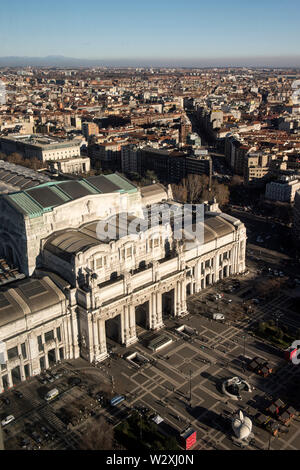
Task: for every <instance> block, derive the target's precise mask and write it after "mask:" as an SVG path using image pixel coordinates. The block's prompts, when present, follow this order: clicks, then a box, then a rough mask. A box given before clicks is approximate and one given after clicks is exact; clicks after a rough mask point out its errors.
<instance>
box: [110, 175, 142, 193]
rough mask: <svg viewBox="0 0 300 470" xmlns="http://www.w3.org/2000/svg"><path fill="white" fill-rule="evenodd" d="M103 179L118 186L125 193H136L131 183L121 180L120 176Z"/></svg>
mask: <svg viewBox="0 0 300 470" xmlns="http://www.w3.org/2000/svg"><path fill="white" fill-rule="evenodd" d="M105 178H106V179H108V180H109V181H111V182H112V183H114V184H115V185H116V186H119V188H120V189H121V190H123V191H124V192H126V193H128V192H136V191H137V188H136V187H135V186H134V185H133V184H132V183H130V181H128V180H127V179H125V178H123V177H122V176H121V175H118V173H114V174H112V175H105Z"/></svg>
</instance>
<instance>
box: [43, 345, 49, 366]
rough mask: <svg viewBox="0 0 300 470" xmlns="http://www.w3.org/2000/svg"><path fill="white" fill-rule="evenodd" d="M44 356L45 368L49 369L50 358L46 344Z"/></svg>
mask: <svg viewBox="0 0 300 470" xmlns="http://www.w3.org/2000/svg"><path fill="white" fill-rule="evenodd" d="M44 358H45V361H44V362H45V369H49V359H48V348H47V346H46V345H45V344H44Z"/></svg>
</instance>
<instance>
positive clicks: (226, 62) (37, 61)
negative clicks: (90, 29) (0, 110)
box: [0, 55, 300, 68]
mask: <svg viewBox="0 0 300 470" xmlns="http://www.w3.org/2000/svg"><path fill="white" fill-rule="evenodd" d="M30 66H31V67H289V68H299V67H300V56H289V57H287V56H285V57H249V58H243V57H234V58H233V57H221V58H212V59H201V58H198V59H184V58H183V59H181V58H178V59H155V58H153V59H139V58H136V59H129V58H124V59H76V58H73V57H64V56H62V55H49V56H47V57H18V56H10V57H0V67H30Z"/></svg>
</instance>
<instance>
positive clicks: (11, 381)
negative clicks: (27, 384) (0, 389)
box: [7, 369, 14, 388]
mask: <svg viewBox="0 0 300 470" xmlns="http://www.w3.org/2000/svg"><path fill="white" fill-rule="evenodd" d="M7 378H8V388H12V387H13V386H14V384H13V380H12V376H11V371H10V370H9V369H7Z"/></svg>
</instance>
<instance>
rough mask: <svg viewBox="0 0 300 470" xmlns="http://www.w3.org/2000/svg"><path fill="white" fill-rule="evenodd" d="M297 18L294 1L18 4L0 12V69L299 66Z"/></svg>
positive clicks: (8, 6)
mask: <svg viewBox="0 0 300 470" xmlns="http://www.w3.org/2000/svg"><path fill="white" fill-rule="evenodd" d="M291 12H293V14H291ZM299 13H300V5H299V3H298V2H296V1H294V0H289V1H288V2H287V3H285V4H282V3H281V2H280V3H279V1H277V0H275V1H273V2H271V1H269V0H266V1H265V2H264V5H261V4H260V2H258V1H257V0H255V1H253V2H252V3H251V5H241V4H240V2H238V1H237V0H230V1H228V2H226V3H225V2H224V1H220V0H219V1H216V2H214V4H206V3H204V2H196V1H194V0H189V1H188V2H185V3H182V2H179V1H177V0H175V1H174V2H172V3H170V2H169V1H162V2H158V1H157V0H154V1H153V2H152V3H151V6H149V5H147V6H145V5H140V4H139V3H138V2H136V1H135V0H130V1H129V2H126V4H125V3H124V2H121V1H119V0H117V1H116V2H114V4H113V5H112V4H107V3H106V2H105V3H104V2H101V1H100V2H96V1H94V0H90V1H89V2H85V3H84V4H78V3H76V5H75V8H74V3H71V2H70V1H69V0H65V1H63V2H58V1H57V0H55V1H53V2H51V4H49V5H44V4H43V5H40V4H39V3H38V2H37V1H36V0H30V1H29V2H26V5H25V4H23V3H21V2H20V1H16V2H14V7H12V5H11V4H5V5H3V6H2V14H1V19H0V40H1V46H2V47H1V52H0V56H1V58H2V59H1V61H2V62H3V57H5V58H7V57H12V56H13V57H22V58H24V57H30V58H39V57H47V56H64V57H66V58H76V60H77V61H79V62H80V61H82V62H84V61H91V62H97V61H99V62H101V61H102V62H103V65H108V66H110V65H114V63H115V65H131V64H132V65H133V66H136V65H137V66H138V65H141V66H142V65H149V66H151V65H153V66H155V65H157V66H162V65H164V64H166V65H167V66H168V65H169V66H180V65H182V66H210V65H211V66H217V65H220V66H278V67H280V66H299V65H300V56H299V51H298V48H297V44H299V40H300V33H299V29H298V27H297V26H298V25H297V18H298V17H299ZM33 31H34V34H32V32H33ZM37 37H38V38H39V40H38V41H36V38H37ZM17 65H18V64H17Z"/></svg>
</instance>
